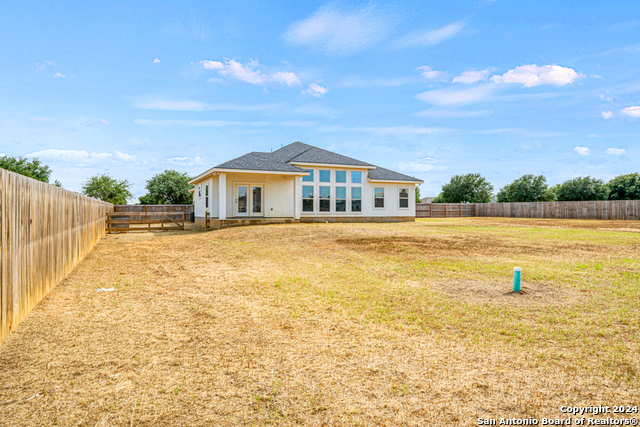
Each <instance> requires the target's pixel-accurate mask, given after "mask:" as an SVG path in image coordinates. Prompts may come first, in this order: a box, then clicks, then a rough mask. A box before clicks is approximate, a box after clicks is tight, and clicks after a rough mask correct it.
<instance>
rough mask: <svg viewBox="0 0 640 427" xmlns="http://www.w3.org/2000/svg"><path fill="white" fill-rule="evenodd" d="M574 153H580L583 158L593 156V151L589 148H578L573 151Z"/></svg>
mask: <svg viewBox="0 0 640 427" xmlns="http://www.w3.org/2000/svg"><path fill="white" fill-rule="evenodd" d="M573 151H574V153H578V154H580V155H581V156H590V155H591V150H590V149H589V147H576V148H574V149H573Z"/></svg>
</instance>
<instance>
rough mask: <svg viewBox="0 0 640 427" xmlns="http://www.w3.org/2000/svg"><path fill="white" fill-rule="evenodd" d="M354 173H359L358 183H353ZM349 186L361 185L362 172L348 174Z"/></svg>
mask: <svg viewBox="0 0 640 427" xmlns="http://www.w3.org/2000/svg"><path fill="white" fill-rule="evenodd" d="M354 173H359V174H360V181H358V182H354V181H353V174H354ZM349 184H358V185H362V171H351V173H350V174H349Z"/></svg>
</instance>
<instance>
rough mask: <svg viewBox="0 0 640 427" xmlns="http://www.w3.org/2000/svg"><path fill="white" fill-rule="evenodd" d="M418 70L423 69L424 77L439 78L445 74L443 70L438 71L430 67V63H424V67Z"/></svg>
mask: <svg viewBox="0 0 640 427" xmlns="http://www.w3.org/2000/svg"><path fill="white" fill-rule="evenodd" d="M417 70H421V71H422V73H421V74H422V77H424V78H425V79H430V80H432V79H439V78H441V77H442V76H444V73H443V72H442V71H436V70H433V69H431V67H429V66H428V65H423V66H422V67H418V68H417Z"/></svg>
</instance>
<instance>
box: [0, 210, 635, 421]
mask: <svg viewBox="0 0 640 427" xmlns="http://www.w3.org/2000/svg"><path fill="white" fill-rule="evenodd" d="M638 230H640V224H638V223H632V222H606V221H549V220H546V221H545V220H512V219H483V218H469V219H455V220H427V221H418V222H416V223H403V224H299V225H273V226H258V227H243V228H233V229H226V230H221V231H213V232H206V233H204V232H183V233H163V234H134V235H110V236H107V237H105V238H104V239H103V240H102V241H101V242H100V243H99V244H98V246H97V247H96V248H95V249H94V251H93V252H91V253H90V254H89V256H88V257H87V258H86V259H85V260H84V261H83V262H82V263H81V264H80V265H79V266H78V267H77V268H76V269H75V270H74V271H73V273H72V274H71V275H70V276H69V277H68V278H67V279H65V280H64V281H63V283H61V284H60V285H58V286H57V287H56V288H55V289H54V291H53V292H52V293H51V294H50V295H49V296H48V297H47V298H46V299H45V300H43V301H42V303H41V304H40V305H38V307H36V309H35V310H34V311H33V313H32V314H31V315H30V316H29V318H28V319H27V320H25V321H24V322H23V323H22V324H21V325H20V327H19V328H18V329H17V330H16V331H15V332H14V333H13V334H12V335H11V337H10V338H9V339H8V340H7V341H6V342H5V343H4V344H3V345H2V346H1V347H0V424H1V425H92V426H93V425H99V426H111V425H149V426H151V425H220V426H227V425H228V426H235V425H247V426H249V425H267V424H269V425H290V426H293V425H309V426H322V425H383V426H423V425H477V424H476V419H477V418H479V417H483V418H501V417H505V418H506V417H514V416H515V417H529V416H531V417H561V416H563V414H561V413H560V411H559V408H560V406H562V405H569V404H570V405H572V406H579V405H597V404H600V405H609V406H612V405H617V404H638V400H637V397H638V391H639V387H638V385H639V381H638V373H639V372H640V335H639V332H640V316H638V314H639V313H638V302H640V290H639V288H640V287H639V285H640V259H639V256H638V253H639V251H640V235H639V234H638V233H637V231H638ZM515 265H519V266H521V267H523V280H524V288H523V289H524V290H525V293H523V294H521V295H513V294H510V293H509V292H508V291H509V290H510V280H511V270H512V267H513V266H515ZM112 286H113V287H115V291H114V292H101V293H96V289H98V288H101V287H105V288H109V287H112ZM36 394H38V396H37V397H35V398H32V399H30V400H29V398H31V397H32V396H34V395H36ZM565 418H566V416H565Z"/></svg>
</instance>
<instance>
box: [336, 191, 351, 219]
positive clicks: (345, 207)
mask: <svg viewBox="0 0 640 427" xmlns="http://www.w3.org/2000/svg"><path fill="white" fill-rule="evenodd" d="M333 188H334V191H335V201H334V203H333V208H334V213H340V214H346V213H348V212H349V211H348V210H347V186H346V185H339V186H335V187H333ZM338 188H344V198H338ZM338 200H341V201H344V210H343V211H339V210H338Z"/></svg>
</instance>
